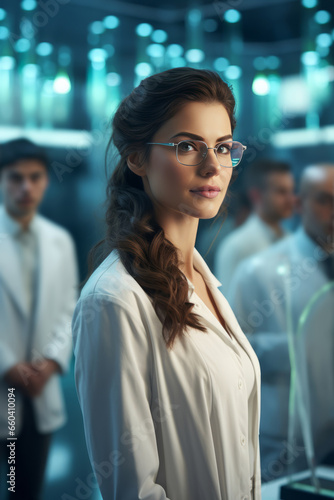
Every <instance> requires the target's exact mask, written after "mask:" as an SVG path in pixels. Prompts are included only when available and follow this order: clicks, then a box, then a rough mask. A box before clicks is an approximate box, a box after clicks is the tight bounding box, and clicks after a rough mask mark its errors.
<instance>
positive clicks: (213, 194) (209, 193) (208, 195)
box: [190, 190, 220, 198]
mask: <svg viewBox="0 0 334 500" xmlns="http://www.w3.org/2000/svg"><path fill="white" fill-rule="evenodd" d="M190 192H191V193H194V194H198V195H199V196H204V198H215V197H216V196H218V195H219V193H220V191H213V190H210V191H190Z"/></svg>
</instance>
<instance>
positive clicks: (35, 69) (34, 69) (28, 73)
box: [22, 64, 40, 79]
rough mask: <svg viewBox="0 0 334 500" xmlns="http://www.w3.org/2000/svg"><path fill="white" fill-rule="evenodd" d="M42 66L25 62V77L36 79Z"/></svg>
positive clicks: (23, 70)
mask: <svg viewBox="0 0 334 500" xmlns="http://www.w3.org/2000/svg"><path fill="white" fill-rule="evenodd" d="M39 70H40V67H39V66H38V65H37V64H25V65H24V66H23V68H22V73H23V75H24V77H25V78H30V79H35V78H37V76H38V73H39Z"/></svg>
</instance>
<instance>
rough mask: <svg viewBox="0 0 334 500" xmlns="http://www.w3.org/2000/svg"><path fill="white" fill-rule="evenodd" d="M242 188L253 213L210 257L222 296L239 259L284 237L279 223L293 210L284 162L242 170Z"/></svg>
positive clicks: (260, 162) (262, 163) (289, 175)
mask: <svg viewBox="0 0 334 500" xmlns="http://www.w3.org/2000/svg"><path fill="white" fill-rule="evenodd" d="M245 189H246V192H247V193H248V196H249V199H250V201H251V204H252V207H253V213H251V215H250V216H248V218H247V219H246V221H245V222H244V223H243V224H242V225H241V226H240V227H238V228H237V229H235V230H234V231H232V232H231V234H229V235H228V236H227V237H226V238H224V239H223V240H222V242H221V243H220V244H219V245H218V248H217V250H216V252H215V256H214V271H215V274H216V275H217V277H218V279H219V280H220V281H221V282H222V288H221V290H222V292H223V293H224V294H225V295H227V294H228V291H229V288H230V286H231V283H232V280H233V275H234V272H235V270H236V268H237V266H238V264H239V263H240V262H241V261H242V260H243V259H245V258H247V257H249V256H250V255H252V254H255V253H257V252H260V251H261V250H264V249H265V248H267V247H268V246H270V245H271V244H273V243H275V242H276V241H277V240H279V239H281V238H282V237H284V236H287V234H288V232H287V231H286V230H285V229H284V228H283V227H282V225H281V222H282V220H284V219H287V218H289V217H290V216H291V215H292V213H293V209H294V202H295V199H294V178H293V175H292V173H291V167H290V165H289V164H287V163H284V162H281V161H276V160H270V159H262V160H258V161H257V162H255V163H253V164H252V165H251V166H250V168H249V170H248V171H246V177H245Z"/></svg>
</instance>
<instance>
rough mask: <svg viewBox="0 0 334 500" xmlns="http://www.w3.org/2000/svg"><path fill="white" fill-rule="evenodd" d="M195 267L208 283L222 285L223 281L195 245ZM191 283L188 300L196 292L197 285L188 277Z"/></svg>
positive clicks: (189, 283)
mask: <svg viewBox="0 0 334 500" xmlns="http://www.w3.org/2000/svg"><path fill="white" fill-rule="evenodd" d="M193 258H194V267H195V268H196V269H197V271H198V272H199V273H201V275H202V276H203V278H204V280H205V281H206V283H208V284H211V285H212V286H216V287H219V286H221V285H222V283H221V282H220V281H219V280H218V279H217V278H216V276H215V275H214V274H213V273H212V272H211V270H210V268H209V266H208V265H207V263H206V262H205V260H204V259H203V257H202V256H201V254H200V253H199V251H198V250H197V249H196V248H195V247H194V254H193ZM186 279H187V281H188V285H189V292H188V300H190V298H191V296H192V294H193V293H194V290H195V286H194V284H193V283H192V282H191V281H190V280H189V279H188V278H187V277H186Z"/></svg>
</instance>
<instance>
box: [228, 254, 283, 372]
mask: <svg viewBox="0 0 334 500" xmlns="http://www.w3.org/2000/svg"><path fill="white" fill-rule="evenodd" d="M252 262H253V259H252V257H250V258H249V259H247V260H245V261H244V262H242V263H241V264H239V266H238V268H237V271H236V273H235V276H234V281H233V284H232V287H231V290H230V293H229V295H228V299H229V302H230V305H231V307H232V309H233V311H234V313H235V315H236V317H237V319H238V321H239V323H240V325H241V327H242V329H243V331H244V333H245V334H246V335H247V338H248V340H249V342H250V344H251V345H252V347H253V349H254V351H255V352H256V355H257V357H258V359H259V362H260V365H261V373H262V376H266V375H268V376H272V375H275V376H276V375H279V374H285V375H289V374H290V357H289V346H288V336H287V333H286V331H285V330H281V331H277V326H275V325H274V323H273V327H272V328H270V318H271V315H275V314H276V313H275V311H274V308H275V307H276V306H275V303H274V302H273V301H272V299H271V298H270V294H269V292H270V288H268V291H266V292H264V291H263V290H262V289H261V288H260V283H259V279H258V276H257V273H256V272H254V270H253V264H252ZM269 284H270V281H269ZM255 303H257V304H262V306H263V311H261V310H258V309H256V308H255V306H254V304H255ZM264 321H265V324H266V327H263V326H262V323H263V322H264ZM254 325H255V326H254ZM268 325H269V327H268Z"/></svg>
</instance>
